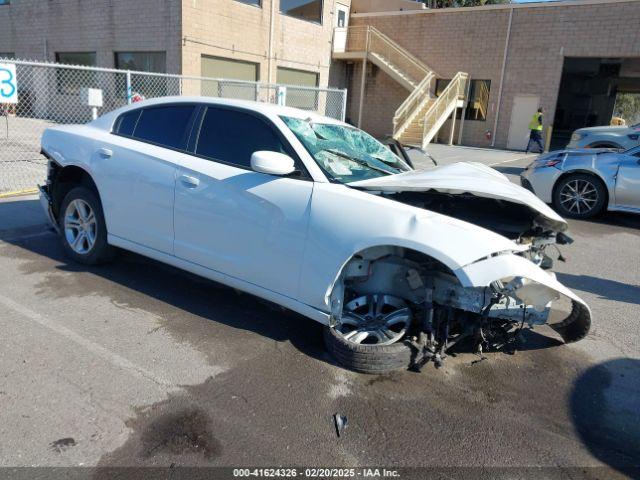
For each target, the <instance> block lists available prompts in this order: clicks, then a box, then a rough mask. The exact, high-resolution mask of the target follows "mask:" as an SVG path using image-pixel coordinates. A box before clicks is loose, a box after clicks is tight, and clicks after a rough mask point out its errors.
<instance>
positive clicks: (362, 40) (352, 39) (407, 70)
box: [344, 25, 432, 83]
mask: <svg viewBox="0 0 640 480" xmlns="http://www.w3.org/2000/svg"><path fill="white" fill-rule="evenodd" d="M344 51H345V52H366V53H367V54H376V55H378V56H379V57H382V58H383V59H385V60H386V61H388V62H389V63H390V64H392V65H395V66H396V67H397V68H398V70H400V71H402V72H403V73H404V74H405V75H407V77H408V78H409V79H410V80H412V81H413V82H416V83H417V82H419V81H420V80H422V79H423V78H424V77H425V76H426V75H427V74H429V73H430V72H431V71H432V70H431V69H430V68H429V67H428V66H427V65H425V64H424V63H422V62H421V61H420V60H418V59H417V58H416V57H415V56H413V55H412V54H410V53H409V52H408V51H406V50H405V49H404V48H402V47H400V46H399V45H398V44H397V43H396V42H394V41H393V40H391V39H390V38H389V37H387V36H386V35H385V34H384V33H382V32H381V31H380V30H378V29H377V28H375V27H372V26H370V25H356V26H353V27H347V42H346V46H345V49H344Z"/></svg>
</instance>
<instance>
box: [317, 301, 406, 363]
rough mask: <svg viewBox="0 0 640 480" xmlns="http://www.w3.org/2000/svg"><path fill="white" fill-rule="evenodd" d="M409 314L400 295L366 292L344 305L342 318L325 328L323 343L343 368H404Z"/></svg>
mask: <svg viewBox="0 0 640 480" xmlns="http://www.w3.org/2000/svg"><path fill="white" fill-rule="evenodd" d="M411 319H412V313H411V310H410V309H409V306H408V305H407V303H406V302H405V301H404V300H402V299H401V298H398V297H394V296H392V295H385V294H369V295H365V296H361V297H358V298H355V299H353V300H351V301H350V302H348V303H347V304H346V305H345V306H344V311H343V315H342V319H341V321H340V323H339V324H338V325H336V326H335V327H326V329H325V335H324V337H325V343H326V346H327V349H328V350H329V352H330V353H331V355H333V357H334V358H335V359H336V360H337V361H338V362H339V363H340V364H342V365H343V366H344V367H346V368H349V369H351V370H355V371H357V372H362V373H385V372H390V371H394V370H404V369H407V368H408V367H409V366H410V364H411V355H412V351H411V348H410V347H409V345H408V343H407V342H406V341H405V336H406V333H407V331H408V329H409V327H410V325H411Z"/></svg>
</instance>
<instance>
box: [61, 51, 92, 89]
mask: <svg viewBox="0 0 640 480" xmlns="http://www.w3.org/2000/svg"><path fill="white" fill-rule="evenodd" d="M56 62H57V63H63V64H67V65H81V66H84V67H95V66H96V52H57V53H56ZM56 85H57V88H58V92H59V93H62V94H65V95H77V94H78V93H80V89H82V88H95V87H96V72H95V71H93V70H74V69H67V68H56Z"/></svg>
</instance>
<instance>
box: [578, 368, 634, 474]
mask: <svg viewBox="0 0 640 480" xmlns="http://www.w3.org/2000/svg"><path fill="white" fill-rule="evenodd" d="M569 402H570V410H571V414H572V418H573V422H574V426H575V429H576V431H577V433H578V435H579V436H580V438H581V440H582V441H583V442H584V444H585V445H586V446H587V448H588V449H589V450H590V451H591V453H592V454H593V455H594V456H595V457H596V458H598V459H599V460H600V461H602V462H604V463H606V464H607V465H609V466H611V467H613V468H615V469H616V470H618V471H620V472H622V473H625V474H627V475H629V476H630V478H639V477H638V475H639V474H640V415H638V412H640V360H636V359H631V358H618V359H614V360H610V361H606V362H603V363H600V364H597V365H594V366H592V367H590V368H589V369H587V370H586V371H584V372H583V373H582V374H580V376H579V377H578V378H577V379H576V381H575V384H574V386H573V389H572V392H571V396H570V400H569Z"/></svg>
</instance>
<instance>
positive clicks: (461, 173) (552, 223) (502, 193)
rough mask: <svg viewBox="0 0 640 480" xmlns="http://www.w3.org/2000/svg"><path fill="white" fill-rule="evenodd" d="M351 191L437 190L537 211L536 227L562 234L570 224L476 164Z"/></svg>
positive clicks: (364, 183) (362, 184)
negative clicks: (498, 201)
mask: <svg viewBox="0 0 640 480" xmlns="http://www.w3.org/2000/svg"><path fill="white" fill-rule="evenodd" d="M349 186H350V187H356V188H365V189H367V190H375V191H382V192H390V193H391V192H394V193H397V192H421V191H427V190H436V191H438V192H441V193H449V194H454V195H455V194H463V193H469V194H472V195H476V196H478V197H485V198H493V199H496V200H504V201H507V202H513V203H519V204H522V205H526V206H527V207H529V208H531V209H532V210H534V211H535V212H536V213H537V214H538V215H537V217H538V218H537V219H536V221H537V223H538V224H540V225H541V226H545V227H548V228H551V229H553V230H555V231H559V232H562V231H564V230H566V229H567V222H566V221H565V220H564V219H563V218H562V217H561V216H560V215H558V214H557V213H556V212H554V211H553V210H552V209H551V208H550V207H549V206H547V204H545V203H544V202H543V201H542V200H540V199H539V198H538V197H536V196H535V195H534V194H533V193H531V192H530V191H529V190H527V189H525V188H522V187H521V186H519V185H516V184H514V183H513V182H511V181H510V180H509V179H508V178H507V177H506V176H504V175H503V174H502V173H500V172H498V171H497V170H494V169H493V168H491V167H487V166H486V165H483V164H481V163H476V162H458V163H453V164H451V165H447V166H444V167H437V168H433V169H429V170H413V171H410V172H404V173H400V174H397V175H388V176H384V177H378V178H371V179H368V180H361V181H358V182H352V183H350V184H349Z"/></svg>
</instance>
